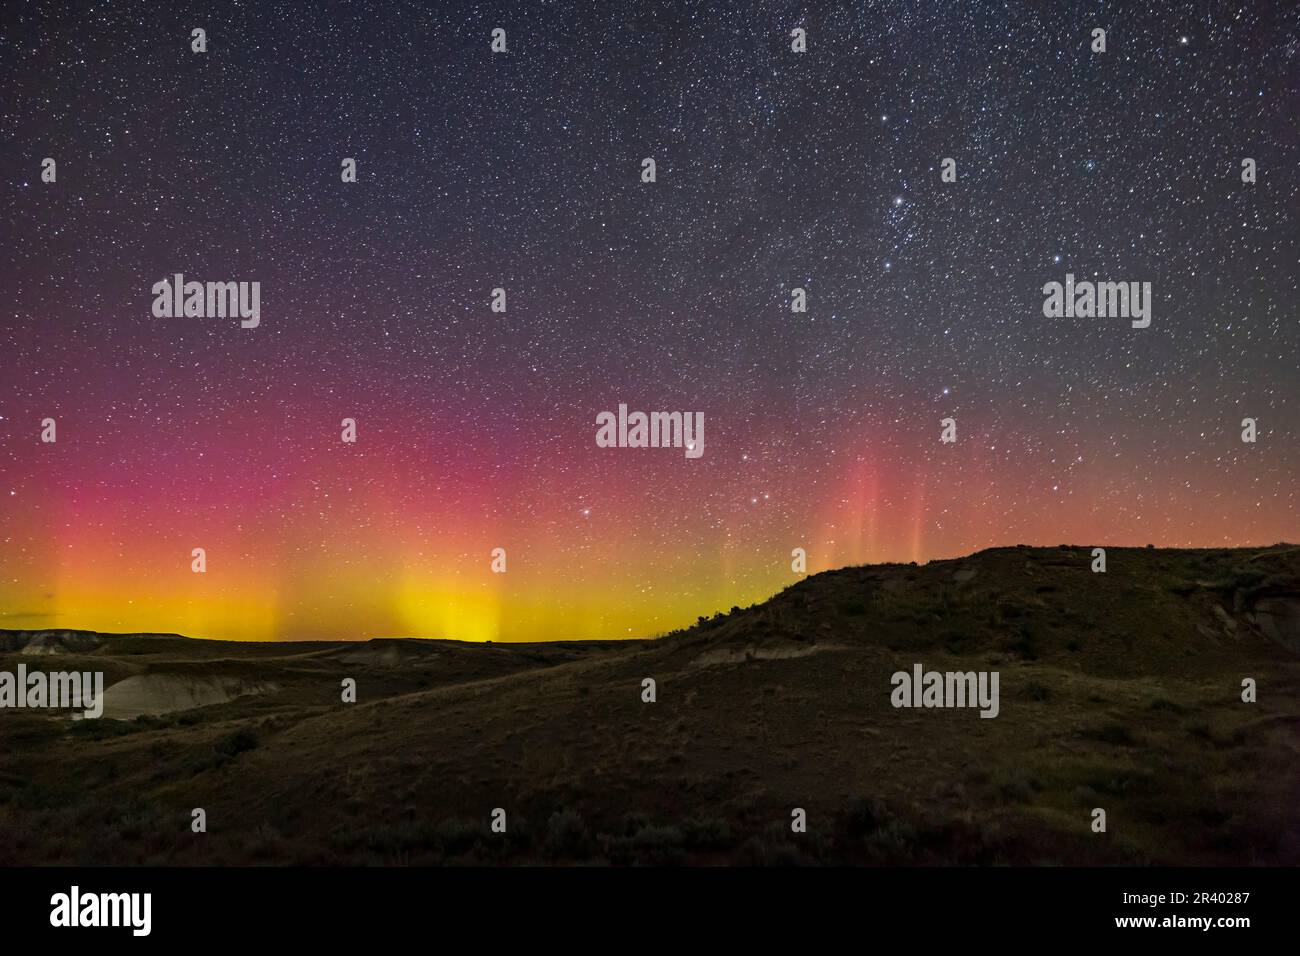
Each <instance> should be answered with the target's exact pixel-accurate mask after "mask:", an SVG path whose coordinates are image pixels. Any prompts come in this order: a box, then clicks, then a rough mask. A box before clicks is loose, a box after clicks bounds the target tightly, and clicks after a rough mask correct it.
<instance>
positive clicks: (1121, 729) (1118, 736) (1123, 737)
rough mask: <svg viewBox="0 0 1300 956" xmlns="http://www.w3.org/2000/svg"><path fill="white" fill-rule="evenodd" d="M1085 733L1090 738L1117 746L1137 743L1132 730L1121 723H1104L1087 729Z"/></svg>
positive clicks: (1128, 745)
mask: <svg viewBox="0 0 1300 956" xmlns="http://www.w3.org/2000/svg"><path fill="white" fill-rule="evenodd" d="M1083 735H1084V736H1085V737H1087V738H1088V739H1090V740H1097V741H1100V742H1101V743H1103V744H1113V745H1115V746H1117V747H1132V746H1134V744H1135V741H1134V740H1133V733H1132V731H1130V730H1129V729H1128V728H1127V727H1125V726H1124V725H1123V724H1120V723H1109V724H1102V725H1101V726H1100V727H1093V728H1091V729H1090V730H1085V731H1084V733H1083Z"/></svg>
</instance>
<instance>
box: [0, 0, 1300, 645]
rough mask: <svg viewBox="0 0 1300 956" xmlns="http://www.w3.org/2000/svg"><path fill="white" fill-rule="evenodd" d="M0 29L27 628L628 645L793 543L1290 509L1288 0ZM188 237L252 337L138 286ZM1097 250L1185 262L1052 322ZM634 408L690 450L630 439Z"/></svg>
mask: <svg viewBox="0 0 1300 956" xmlns="http://www.w3.org/2000/svg"><path fill="white" fill-rule="evenodd" d="M5 19H6V21H7V22H6V24H5V26H4V28H3V30H0V88H2V89H3V91H4V94H3V96H0V128H2V129H3V140H2V141H0V171H2V172H3V177H2V181H3V187H2V188H3V189H4V192H5V202H4V204H3V209H2V210H0V229H2V230H3V234H4V236H5V239H6V241H5V242H4V243H3V247H2V250H0V256H2V257H3V259H2V260H0V275H3V288H4V292H5V296H4V304H3V309H4V311H3V313H2V316H3V317H2V318H0V383H3V384H2V386H0V612H2V613H3V614H4V617H5V620H6V621H7V622H8V623H6V624H5V625H3V626H8V627H54V626H58V627H86V628H95V629H101V630H167V631H173V630H174V631H180V632H183V633H188V634H191V635H192V636H197V637H221V638H249V639H266V638H271V637H283V638H309V637H318V638H345V637H356V638H364V637H374V636H381V635H388V636H433V637H454V638H464V639H493V640H512V639H514V640H520V639H543V638H565V637H626V636H646V635H649V634H654V633H661V632H663V631H666V630H669V629H671V628H674V627H678V626H681V625H683V624H687V623H690V622H692V621H694V619H695V618H696V616H698V615H700V614H709V613H712V612H713V611H715V610H718V609H720V608H721V609H725V608H727V607H730V606H731V605H732V604H747V603H750V602H752V601H756V600H761V599H763V598H765V597H767V596H768V595H770V594H771V593H773V592H774V591H777V590H779V589H780V588H782V587H784V586H786V585H788V584H790V583H792V582H793V581H794V580H795V579H796V577H797V575H795V574H794V573H792V572H791V570H790V552H791V549H792V548H795V547H803V548H805V549H807V552H808V559H809V568H808V570H809V571H810V572H813V571H819V570H824V569H826V568H832V567H839V566H843V565H846V564H855V563H863V562H876V561H925V560H929V559H933V558H939V557H951V556H955V555H959V554H965V553H969V552H971V551H974V550H978V549H980V548H985V547H990V546H996V545H1007V544H1015V543H1030V544H1057V543H1062V542H1069V543H1074V544H1080V545H1092V544H1102V545H1104V544H1115V545H1121V544H1125V545H1134V544H1136V545H1141V544H1146V543H1149V542H1150V543H1155V544H1157V545H1162V546H1195V547H1220V546H1235V545H1246V544H1269V543H1273V542H1275V541H1278V540H1286V539H1290V540H1295V539H1296V537H1297V533H1298V532H1300V519H1298V518H1297V510H1296V506H1297V498H1296V481H1295V478H1296V475H1297V472H1298V465H1300V456H1298V455H1297V451H1296V449H1297V442H1296V439H1297V429H1296V425H1295V421H1296V417H1297V415H1300V375H1298V373H1297V354H1300V350H1298V346H1300V331H1298V327H1300V326H1298V322H1297V320H1298V319H1300V305H1298V303H1300V297H1298V296H1297V291H1298V290H1297V282H1298V279H1297V277H1298V276H1300V268H1297V265H1298V262H1300V226H1298V225H1297V221H1298V217H1297V213H1298V212H1300V178H1298V176H1297V167H1298V164H1297V161H1298V160H1300V125H1297V123H1296V116H1297V112H1296V107H1297V103H1300V89H1298V88H1297V85H1298V84H1297V79H1296V77H1297V76H1298V75H1300V73H1298V72H1297V71H1298V68H1300V30H1298V28H1300V12H1297V11H1296V10H1295V9H1290V8H1287V7H1286V6H1285V5H1282V4H1240V5H1232V4H1221V5H1220V4H1216V5H1212V6H1211V7H1209V8H1204V7H1197V8H1195V9H1189V8H1187V7H1186V5H1179V4H1171V3H1164V2H1158V3H1154V4H1151V3H1148V4H1132V5H1111V4H1100V3H1069V4H1064V5H1055V6H1054V8H1053V9H1051V10H1050V11H1043V10H1037V9H1029V8H1028V5H1025V8H1024V9H1022V8H1021V6H1020V5H1010V4H999V3H962V4H952V3H941V2H932V3H924V2H910V3H902V4H898V3H889V4H885V3H851V4H850V3H842V4H830V5H826V6H822V5H812V6H804V5H800V4H794V3H751V4H739V5H735V8H734V9H733V8H731V5H723V4H707V3H689V2H675V3H665V4H634V5H623V4H601V3H536V4H527V5H524V4H486V3H456V2H447V3H439V4H429V5H425V4H402V3H393V4H335V5H331V6H329V7H328V8H326V9H325V10H323V11H319V12H308V11H307V10H306V9H305V8H302V7H300V6H299V5H296V4H272V3H256V4H235V5H229V6H224V5H223V6H220V7H215V8H208V7H205V6H203V5H181V6H178V7H176V8H169V9H167V10H165V11H162V12H160V11H158V10H157V9H155V8H154V7H153V6H151V5H148V4H95V5H93V6H87V7H82V6H80V5H78V6H77V7H76V8H75V9H74V8H73V7H72V6H65V5H59V4H36V5H32V6H27V7H23V8H21V9H16V10H13V11H7V12H6V16H5ZM195 27H201V28H203V29H204V30H205V31H206V35H207V52H204V53H195V52H192V50H191V46H190V31H191V30H192V29H193V28H195ZM496 27H500V28H502V29H504V30H505V31H506V35H507V41H508V49H507V52H505V53H499V54H494V53H493V52H492V51H491V48H490V33H491V31H492V29H493V28H496ZM1098 27H1099V28H1103V29H1105V30H1106V31H1107V50H1106V52H1104V53H1095V52H1093V51H1092V49H1091V48H1090V34H1091V31H1092V30H1093V29H1094V28H1098ZM795 28H802V29H804V30H806V31H807V52H806V53H795V52H792V50H791V37H790V31H791V30H792V29H795ZM45 157H52V158H54V159H55V160H56V161H57V169H58V175H57V181H56V182H54V183H45V182H42V179H41V162H42V159H43V158H45ZM344 157H352V158H355V159H356V161H357V170H358V176H357V182H356V183H344V182H341V181H340V174H339V170H340V162H341V160H342V159H343V158H344ZM646 157H651V158H654V160H655V162H656V166H657V177H656V181H655V182H653V183H646V182H642V180H641V175H640V172H641V163H642V160H643V159H644V158H646ZM948 157H951V158H953V159H954V160H955V161H956V168H957V180H956V182H943V181H942V180H941V176H940V168H941V163H942V161H943V160H944V159H945V158H948ZM1247 157H1249V158H1253V159H1254V160H1255V161H1256V163H1257V164H1258V181H1257V182H1255V183H1243V182H1242V178H1241V162H1242V160H1243V159H1244V158H1247ZM177 272H181V273H184V274H185V276H186V277H187V278H193V279H196V280H199V281H204V280H215V281H227V280H232V281H233V280H247V281H258V282H260V283H261V290H262V292H261V296H262V298H261V324H260V326H259V327H258V328H256V329H243V328H241V327H240V324H239V322H238V321H236V320H231V319H217V318H166V319H160V318H156V317H154V316H153V315H152V314H151V311H150V304H151V301H152V296H151V294H150V287H151V286H152V285H153V284H154V283H155V282H157V281H158V280H160V279H162V278H169V277H170V276H171V275H173V274H174V273H177ZM1067 272H1069V273H1072V274H1074V275H1075V276H1076V277H1078V278H1079V279H1089V280H1095V281H1136V282H1150V283H1152V287H1153V289H1154V303H1153V311H1152V322H1151V326H1150V327H1149V328H1147V329H1141V330H1139V329H1132V328H1130V326H1129V322H1128V321H1127V320H1126V319H1117V318H1059V319H1055V318H1054V319H1049V318H1044V315H1043V311H1042V305H1043V287H1044V284H1045V283H1048V282H1052V281H1058V282H1059V281H1063V279H1064V277H1065V275H1066V273H1067ZM497 287H501V288H504V289H505V290H506V291H507V296H508V308H507V311H506V312H505V313H504V314H500V313H494V312H492V311H491V310H490V308H489V302H490V298H491V291H492V289H494V288H497ZM796 287H798V288H803V289H805V290H806V291H807V297H808V308H807V311H806V312H804V313H794V312H792V311H791V308H790V302H791V292H792V290H793V289H794V288H796ZM620 402H624V403H627V404H628V405H629V406H630V407H633V408H639V409H645V410H650V409H673V410H697V411H701V412H703V413H704V415H705V419H706V421H707V428H706V430H707V452H706V453H705V454H704V456H703V457H702V458H700V459H698V460H690V459H687V458H686V457H684V456H683V455H682V454H681V453H680V451H671V450H666V449H645V450H637V449H601V448H597V447H596V445H595V442H594V435H595V424H594V422H595V418H596V415H597V414H598V413H600V412H601V411H603V410H607V409H615V408H617V406H618V405H619V403H620ZM47 416H48V417H52V418H54V419H55V420H56V421H57V423H58V440H57V442H56V443H51V444H46V443H42V442H41V440H40V433H41V428H40V423H41V420H42V419H44V418H45V417H47ZM345 417H351V418H354V419H355V420H356V422H357V431H358V441H357V442H356V444H354V445H349V444H343V443H341V442H340V440H339V423H340V421H341V419H343V418H345ZM949 417H951V418H954V419H955V420H956V422H957V430H958V440H957V442H956V443H953V444H944V443H941V442H940V440H939V436H940V420H941V419H944V418H949ZM1246 417H1252V418H1255V419H1257V421H1258V423H1259V439H1258V441H1257V442H1256V443H1253V444H1248V443H1244V442H1242V440H1241V421H1242V419H1243V418H1246ZM194 547H204V548H206V550H207V553H208V561H209V569H208V571H207V572H206V573H205V574H202V575H197V574H193V573H192V572H191V570H190V552H191V549H192V548H194ZM496 547H501V548H505V549H506V551H507V553H508V555H509V571H508V572H507V573H506V574H493V573H492V572H491V571H490V569H489V552H490V551H491V549H493V548H496Z"/></svg>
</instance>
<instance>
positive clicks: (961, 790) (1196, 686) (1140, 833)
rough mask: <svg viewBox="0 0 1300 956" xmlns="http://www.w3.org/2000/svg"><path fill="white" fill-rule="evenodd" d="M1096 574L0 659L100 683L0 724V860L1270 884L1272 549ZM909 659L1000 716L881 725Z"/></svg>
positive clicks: (1278, 734) (1299, 602) (858, 575)
mask: <svg viewBox="0 0 1300 956" xmlns="http://www.w3.org/2000/svg"><path fill="white" fill-rule="evenodd" d="M1107 562H1108V568H1107V572H1106V573H1105V574H1094V573H1092V572H1091V570H1090V564H1091V555H1090V549H1089V548H1072V547H1061V548H1024V547H1016V548H1000V549H995V550H990V551H984V552H981V553H979V554H976V555H973V556H971V557H969V558H965V559H960V560H955V561H938V562H933V563H931V564H928V565H924V566H920V567H917V566H910V565H880V566H871V567H860V568H848V569H845V570H841V571H834V572H828V573H825V574H819V575H816V576H813V577H810V578H807V579H806V580H803V581H801V582H800V583H798V584H796V585H794V586H792V587H790V588H788V589H787V590H785V591H784V592H782V593H781V594H779V595H777V596H776V597H774V598H772V599H771V600H770V601H768V602H766V603H765V604H762V605H759V606H755V607H751V608H748V609H743V610H742V609H733V610H732V612H731V613H730V614H727V615H719V616H717V617H715V618H713V619H709V620H705V619H701V621H700V622H699V624H697V625H696V626H695V627H692V628H690V629H688V630H686V631H683V632H680V633H676V634H672V635H669V636H668V637H666V638H663V639H660V640H656V641H628V642H600V643H553V644H531V645H519V644H515V645H502V644H462V643H457V642H452V641H432V640H431V641H412V640H375V641H369V642H367V643H353V644H338V643H319V644H300V643H299V644H235V643H224V642H214V641H199V640H190V639H187V638H184V637H179V636H176V635H98V634H92V633H88V632H70V631H0V670H8V671H16V669H17V666H18V664H20V663H25V664H26V665H27V666H28V668H29V669H30V668H40V669H43V670H73V669H76V670H102V671H104V672H105V683H106V685H116V686H115V687H113V689H111V690H110V691H109V692H108V695H107V696H108V701H109V705H108V707H109V709H108V710H107V711H106V716H105V717H104V718H103V719H100V720H83V721H73V720H71V719H69V718H68V716H67V715H66V714H50V713H45V712H41V713H33V712H31V711H16V710H0V863H3V864H74V863H75V864H122V863H127V864H132V863H152V864H196V865H220V864H245V863H266V864H278V863H308V864H394V863H395V864H426V863H448V864H462V863H498V862H500V863H565V864H568V863H599V864H605V863H609V864H629V863H696V864H727V863H743V864H787V863H864V864H912V863H930V864H934V863H940V864H943V863H963V864H965V863H974V864H1008V863H1009V864H1039V863H1046V864H1085V865H1088V864H1110V863H1137V864H1148V863H1149V864H1296V863H1300V772H1298V771H1297V767H1298V766H1300V548H1295V547H1291V546H1285V545H1279V546H1276V547H1273V548H1265V549H1236V550H1199V551H1183V550H1164V549H1121V548H1111V549H1108V551H1107ZM916 663H921V664H923V665H924V666H925V668H926V669H934V670H941V671H956V670H961V671H966V670H997V671H999V672H1000V675H1001V679H1000V692H1001V693H1000V710H1001V712H1000V715H999V716H998V717H997V718H996V719H981V718H980V717H979V715H978V712H977V710H975V709H967V710H960V709H947V710H938V709H927V710H918V709H895V708H894V707H892V706H891V704H890V692H891V690H892V688H891V684H890V675H891V674H892V673H893V672H895V671H898V670H908V671H910V670H911V668H912V665H913V664H916ZM349 677H350V678H353V679H355V680H356V682H357V686H358V693H359V699H358V702H357V703H354V704H345V703H343V702H342V701H341V688H340V683H341V681H343V679H344V678H349ZM647 677H650V678H653V679H654V680H655V681H656V682H657V697H658V699H657V701H656V702H655V703H643V702H642V680H643V679H644V678H647ZM1247 677H1249V678H1253V679H1254V680H1255V681H1256V682H1257V684H1258V701H1257V702H1256V703H1244V702H1243V701H1242V699H1241V693H1242V680H1243V679H1244V678H1247ZM123 682H125V683H123ZM196 807H201V808H203V809H204V810H205V811H206V814H207V827H208V830H207V832H206V833H193V832H191V812H192V810H193V809H194V808H196ZM496 807H501V808H504V809H505V811H506V820H507V832H506V833H504V834H499V833H493V832H491V829H490V827H489V821H490V816H491V813H492V810H493V808H496ZM796 807H800V808H804V809H805V810H806V811H807V820H808V827H807V832H806V833H793V832H791V827H790V820H791V810H792V809H793V808H796ZM1098 807H1100V808H1103V809H1104V810H1105V811H1106V815H1107V829H1106V832H1105V833H1095V832H1093V830H1092V826H1091V824H1092V820H1093V817H1092V812H1093V810H1094V808H1098Z"/></svg>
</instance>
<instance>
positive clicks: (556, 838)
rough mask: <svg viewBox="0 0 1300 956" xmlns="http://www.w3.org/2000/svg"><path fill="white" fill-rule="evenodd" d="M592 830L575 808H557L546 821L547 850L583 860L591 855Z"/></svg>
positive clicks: (560, 855)
mask: <svg viewBox="0 0 1300 956" xmlns="http://www.w3.org/2000/svg"><path fill="white" fill-rule="evenodd" d="M591 851H592V840H591V832H590V831H589V830H588V829H587V824H586V823H584V822H583V819H582V817H581V816H579V815H578V813H577V811H575V810H557V811H556V812H555V813H552V814H551V818H550V819H549V820H547V821H546V852H547V853H549V854H550V855H551V856H553V857H568V858H570V859H575V860H582V859H586V858H587V857H589V856H590V855H591Z"/></svg>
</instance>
